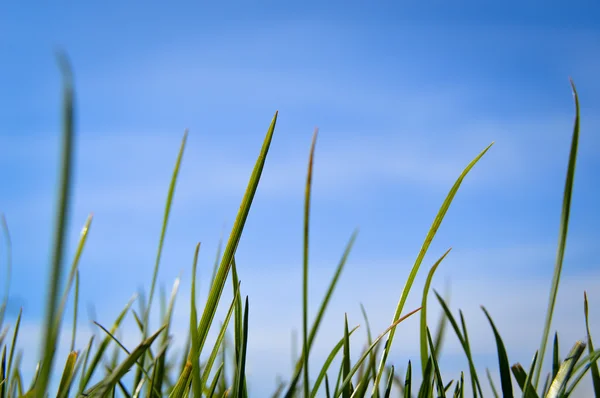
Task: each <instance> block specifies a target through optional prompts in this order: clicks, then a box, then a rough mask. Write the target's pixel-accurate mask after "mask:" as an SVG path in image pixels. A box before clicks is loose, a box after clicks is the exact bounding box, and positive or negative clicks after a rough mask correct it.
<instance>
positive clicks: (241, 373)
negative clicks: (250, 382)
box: [231, 296, 249, 398]
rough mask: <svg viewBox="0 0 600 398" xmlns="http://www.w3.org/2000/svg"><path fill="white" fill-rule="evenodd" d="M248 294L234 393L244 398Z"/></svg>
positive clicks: (233, 394) (234, 395)
mask: <svg viewBox="0 0 600 398" xmlns="http://www.w3.org/2000/svg"><path fill="white" fill-rule="evenodd" d="M248 310H249V308H248V296H246V303H245V304H244V325H243V329H242V332H243V333H242V347H241V351H240V358H239V360H238V362H237V369H236V372H235V377H234V379H233V393H232V395H231V396H232V397H235V398H243V396H244V385H245V384H246V349H247V347H248Z"/></svg>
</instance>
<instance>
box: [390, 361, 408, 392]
mask: <svg viewBox="0 0 600 398" xmlns="http://www.w3.org/2000/svg"><path fill="white" fill-rule="evenodd" d="M389 387H390V388H389V389H390V392H391V385H390V386H389ZM411 390H412V363H411V362H410V360H409V361H408V367H407V368H406V378H405V379H404V398H412V393H411ZM387 396H388V397H389V394H388V395H387Z"/></svg>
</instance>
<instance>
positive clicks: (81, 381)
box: [77, 335, 95, 395]
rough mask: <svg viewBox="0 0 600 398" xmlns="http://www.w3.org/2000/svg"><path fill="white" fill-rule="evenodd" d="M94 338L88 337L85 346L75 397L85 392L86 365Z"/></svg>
mask: <svg viewBox="0 0 600 398" xmlns="http://www.w3.org/2000/svg"><path fill="white" fill-rule="evenodd" d="M94 338H95V336H94V335H92V337H90V342H89V343H88V345H87V348H86V350H85V355H84V357H83V364H82V366H81V375H80V376H79V387H78V388H77V395H81V394H82V393H83V390H85V387H86V385H85V382H86V381H85V376H86V374H87V363H88V359H89V357H90V352H91V351H92V344H93V343H94Z"/></svg>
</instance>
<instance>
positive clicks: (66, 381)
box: [57, 351, 77, 398]
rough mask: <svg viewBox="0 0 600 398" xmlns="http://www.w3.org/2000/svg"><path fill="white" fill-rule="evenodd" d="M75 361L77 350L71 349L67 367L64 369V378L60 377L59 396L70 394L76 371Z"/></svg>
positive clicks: (63, 396)
mask: <svg viewBox="0 0 600 398" xmlns="http://www.w3.org/2000/svg"><path fill="white" fill-rule="evenodd" d="M75 361H77V352H75V351H71V353H70V354H69V356H68V357H67V361H66V363H65V369H64V370H63V374H62V378H61V379H60V385H59V387H58V393H57V398H67V397H68V396H69V390H70V389H71V383H72V381H73V375H74V373H75Z"/></svg>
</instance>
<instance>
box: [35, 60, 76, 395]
mask: <svg viewBox="0 0 600 398" xmlns="http://www.w3.org/2000/svg"><path fill="white" fill-rule="evenodd" d="M58 61H59V65H60V68H61V72H62V76H63V138H62V157H61V171H60V179H59V184H58V186H59V189H58V202H57V211H56V229H55V233H54V244H53V249H52V265H51V268H50V282H49V287H48V294H47V298H46V316H45V321H44V326H43V330H44V332H43V342H42V345H41V346H42V352H41V354H40V355H41V358H40V360H41V368H40V372H39V376H38V378H37V381H36V386H35V396H36V397H37V398H44V397H45V396H46V394H47V393H48V391H47V388H48V383H49V381H50V375H51V373H52V367H53V365H54V356H55V353H56V346H57V340H58V336H59V334H60V319H59V317H58V311H57V310H58V308H57V306H58V299H59V297H58V296H59V293H58V292H59V290H60V281H61V277H62V271H63V259H64V254H65V253H64V251H65V240H66V236H67V223H68V219H69V214H70V207H71V206H70V205H71V201H70V197H71V188H72V186H71V185H72V173H73V157H74V146H75V143H74V141H75V132H74V126H73V124H74V100H73V98H74V89H73V78H72V73H71V67H70V65H69V61H68V60H67V57H66V56H65V55H64V54H62V53H59V54H58Z"/></svg>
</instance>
